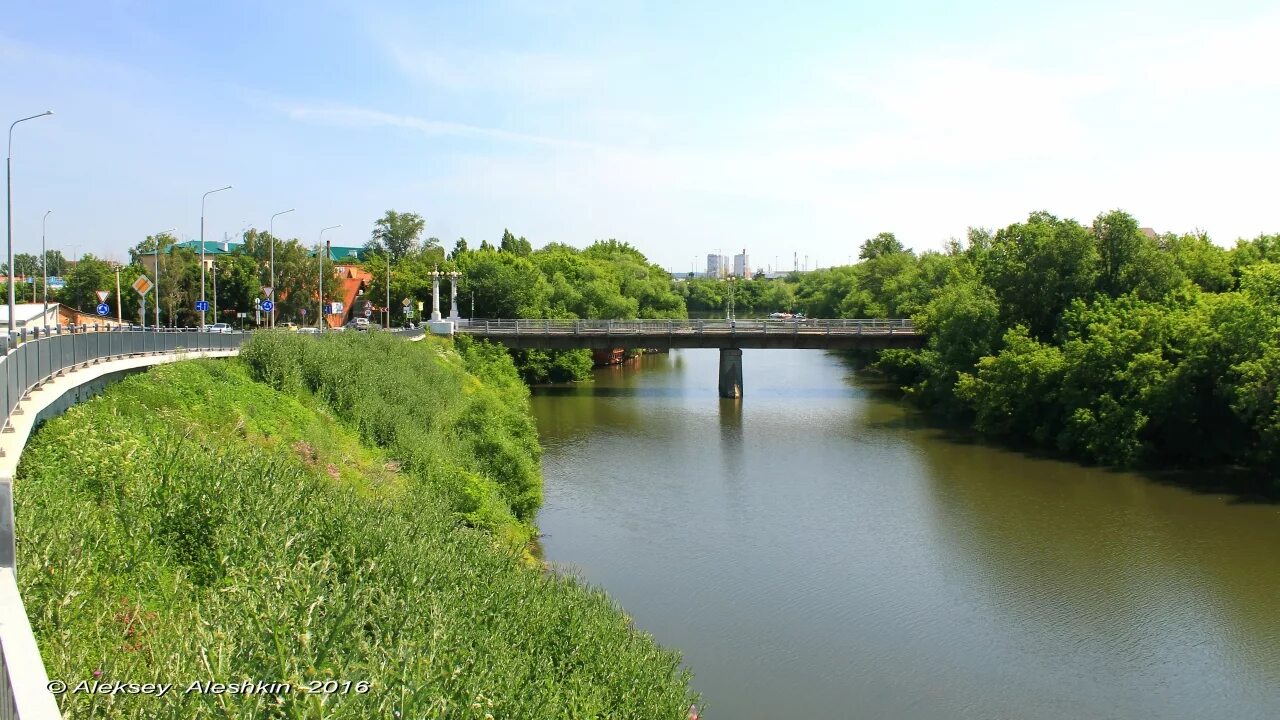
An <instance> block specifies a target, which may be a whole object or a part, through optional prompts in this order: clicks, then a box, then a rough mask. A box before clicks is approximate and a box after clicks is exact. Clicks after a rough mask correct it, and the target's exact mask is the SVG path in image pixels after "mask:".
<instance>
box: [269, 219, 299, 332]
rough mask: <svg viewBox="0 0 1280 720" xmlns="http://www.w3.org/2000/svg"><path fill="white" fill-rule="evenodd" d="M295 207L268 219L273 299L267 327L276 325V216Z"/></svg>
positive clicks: (271, 298)
mask: <svg viewBox="0 0 1280 720" xmlns="http://www.w3.org/2000/svg"><path fill="white" fill-rule="evenodd" d="M295 209H296V208H289V209H288V210H281V211H280V212H278V213H276V214H275V215H272V216H271V219H270V220H269V221H267V228H268V229H267V235H269V236H271V297H269V298H267V299H268V300H270V301H271V319H270V320H268V321H267V327H275V326H276V218H277V217H280V216H281V215H287V214H289V213H291V212H293V211H294V210H295Z"/></svg>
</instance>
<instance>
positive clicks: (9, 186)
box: [4, 110, 53, 333]
mask: <svg viewBox="0 0 1280 720" xmlns="http://www.w3.org/2000/svg"><path fill="white" fill-rule="evenodd" d="M52 114H53V111H52V110H45V111H44V112H42V113H40V114H39V115H32V116H31V117H24V118H22V119H21V120H14V121H13V124H12V125H10V126H9V154H8V155H7V156H6V157H5V160H4V198H5V200H4V201H5V214H6V217H7V219H8V223H9V224H8V238H9V332H10V333H12V332H13V331H14V329H15V327H16V325H15V324H14V307H13V128H14V127H16V126H17V124H18V123H20V122H26V121H28V120H35V119H36V118H41V117H44V116H46V115H52Z"/></svg>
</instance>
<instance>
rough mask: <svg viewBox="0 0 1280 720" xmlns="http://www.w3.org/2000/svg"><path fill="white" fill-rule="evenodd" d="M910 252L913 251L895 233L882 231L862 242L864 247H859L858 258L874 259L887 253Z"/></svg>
mask: <svg viewBox="0 0 1280 720" xmlns="http://www.w3.org/2000/svg"><path fill="white" fill-rule="evenodd" d="M909 252H911V251H910V250H908V249H907V248H906V246H904V245H903V244H902V241H901V240H899V239H898V238H897V237H895V236H894V234H893V233H891V232H882V233H880V234H879V235H876V236H875V237H873V238H869V239H867V240H866V241H865V242H863V243H862V247H860V248H858V259H859V260H874V259H875V258H879V257H884V256H885V255H894V254H898V253H909Z"/></svg>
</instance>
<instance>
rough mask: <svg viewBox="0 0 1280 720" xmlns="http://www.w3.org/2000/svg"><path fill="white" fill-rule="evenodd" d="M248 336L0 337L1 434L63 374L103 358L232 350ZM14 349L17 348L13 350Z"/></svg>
mask: <svg viewBox="0 0 1280 720" xmlns="http://www.w3.org/2000/svg"><path fill="white" fill-rule="evenodd" d="M246 337H248V334H247V333H244V332H240V331H235V332H231V333H214V332H201V331H199V330H197V329H196V328H166V329H162V330H145V331H142V330H130V329H101V330H96V329H94V328H93V327H92V326H84V325H81V326H65V327H53V328H50V329H49V330H44V329H40V328H37V329H35V330H33V331H26V330H24V331H22V332H20V333H15V334H13V335H7V334H6V335H4V336H0V354H2V355H3V357H0V376H3V383H2V387H0V392H3V395H4V397H3V404H4V410H5V417H4V426H3V427H4V429H8V428H9V426H10V417H11V416H12V415H13V414H14V412H15V411H16V412H19V413H20V412H22V411H21V410H19V409H17V408H18V403H19V402H21V400H22V399H23V398H24V397H26V396H27V394H28V393H29V392H31V391H32V390H33V389H35V388H38V387H40V386H41V385H43V384H44V383H46V382H48V381H49V380H51V379H53V378H54V377H55V376H57V375H59V374H60V373H62V372H64V371H65V370H67V369H68V368H73V367H78V366H84V365H88V364H90V363H93V362H96V361H99V360H103V359H106V358H115V357H125V356H129V355H141V354H155V353H165V352H179V351H184V350H188V351H196V352H199V351H204V350H234V349H236V348H238V347H240V344H241V343H242V342H244V339H245V338H246ZM15 346H16V347H15Z"/></svg>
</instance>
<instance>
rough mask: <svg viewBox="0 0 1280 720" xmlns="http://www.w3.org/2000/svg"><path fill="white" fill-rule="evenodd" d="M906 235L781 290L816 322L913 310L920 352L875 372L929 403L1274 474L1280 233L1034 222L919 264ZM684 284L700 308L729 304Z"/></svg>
mask: <svg viewBox="0 0 1280 720" xmlns="http://www.w3.org/2000/svg"><path fill="white" fill-rule="evenodd" d="M895 242H896V240H893V239H892V238H891V236H888V235H886V234H882V235H880V236H877V237H876V238H873V239H872V240H869V241H868V242H867V243H866V244H865V245H864V252H863V253H862V257H863V261H862V262H860V263H858V264H856V265H853V266H848V267H838V268H832V269H829V270H823V271H817V272H812V273H806V274H804V275H800V276H796V277H794V278H792V279H789V280H788V281H786V282H785V284H786V285H788V286H791V287H793V288H794V297H795V304H796V306H797V307H798V308H799V309H801V310H803V311H804V312H805V313H806V314H808V315H809V316H811V317H837V316H838V317H903V316H908V315H909V316H911V317H912V318H913V319H914V321H915V323H916V325H917V326H918V327H919V328H920V329H921V330H922V331H923V332H924V333H926V334H927V335H928V339H927V342H926V345H925V347H924V348H923V349H921V350H918V351H906V350H888V351H883V352H881V353H879V357H878V360H877V362H876V364H875V367H876V368H878V369H879V370H880V371H882V372H884V373H885V374H886V375H888V376H889V377H890V378H891V379H893V380H894V381H895V382H897V383H898V384H900V385H901V386H902V387H903V388H904V390H906V392H907V394H908V395H909V396H910V397H912V398H914V399H915V400H917V401H918V402H920V403H921V404H923V405H925V406H927V407H929V408H930V409H933V410H935V411H938V412H939V413H941V414H943V415H946V416H949V417H951V418H953V419H956V420H966V421H972V422H973V423H974V424H975V425H976V427H977V428H978V429H979V430H981V431H982V432H984V433H986V434H989V435H991V436H994V437H999V438H1002V439H1005V440H1008V441H1010V442H1014V443H1022V444H1030V445H1036V446H1041V447H1045V448H1049V449H1053V450H1055V451H1058V452H1061V453H1063V454H1065V455H1068V456H1070V457H1074V458H1077V459H1081V460H1085V461H1092V462H1100V463H1105V464H1109V465H1116V466H1129V465H1134V464H1139V463H1153V462H1156V463H1158V462H1164V463H1180V464H1215V463H1216V464H1238V465H1245V466H1249V467H1252V468H1254V469H1256V470H1257V471H1258V475H1259V476H1261V477H1263V478H1266V479H1269V481H1271V482H1275V481H1277V480H1280V470H1278V469H1277V468H1278V467H1280V466H1278V465H1277V463H1276V459H1277V457H1280V444H1278V443H1280V414H1278V413H1280V375H1278V374H1277V368H1278V363H1280V359H1278V355H1280V351H1277V345H1280V340H1278V338H1280V235H1261V236H1259V237H1258V238H1255V239H1253V240H1248V241H1243V240H1242V241H1240V242H1239V243H1237V245H1236V247H1235V248H1234V249H1233V250H1230V251H1227V250H1223V249H1222V248H1219V247H1217V246H1215V245H1213V244H1212V242H1211V241H1210V240H1209V238H1208V237H1207V236H1206V235H1204V234H1203V233H1193V234H1188V235H1183V236H1177V235H1165V236H1163V237H1151V236H1150V233H1148V232H1144V231H1143V230H1142V229H1140V228H1139V226H1138V223H1137V221H1136V220H1135V219H1134V218H1133V217H1131V216H1130V215H1128V214H1127V213H1124V212H1122V211H1118V210H1117V211H1112V212H1108V213H1103V214H1101V215H1099V216H1098V217H1097V218H1096V219H1095V220H1094V222H1093V223H1092V226H1091V227H1088V228H1086V227H1084V226H1082V225H1080V224H1079V223H1077V222H1076V221H1074V220H1069V219H1060V218H1057V217H1055V216H1053V215H1051V214H1049V213H1047V212H1036V213H1032V214H1031V215H1030V216H1029V217H1028V218H1027V220H1026V221H1025V222H1021V223H1014V224H1013V225H1010V226H1008V227H1006V228H1002V229H1000V230H997V231H996V232H994V233H992V232H989V231H986V230H977V229H971V230H970V231H969V235H968V241H967V243H966V244H965V246H963V247H962V246H961V244H960V243H959V242H954V241H953V242H952V243H950V244H948V246H947V248H946V250H945V252H942V253H933V252H926V253H923V254H921V255H920V256H918V257H917V256H915V255H912V254H910V253H906V252H899V251H897V249H896V247H897V246H896V245H895ZM685 286H686V289H685V294H686V297H687V298H688V300H687V302H688V303H689V305H690V307H694V306H695V303H697V304H698V305H699V306H701V305H704V304H705V305H710V304H712V303H714V302H716V301H721V300H722V297H721V296H720V295H718V294H715V291H716V290H718V289H719V287H718V286H716V285H715V284H707V283H704V284H699V283H694V282H690V283H685Z"/></svg>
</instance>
